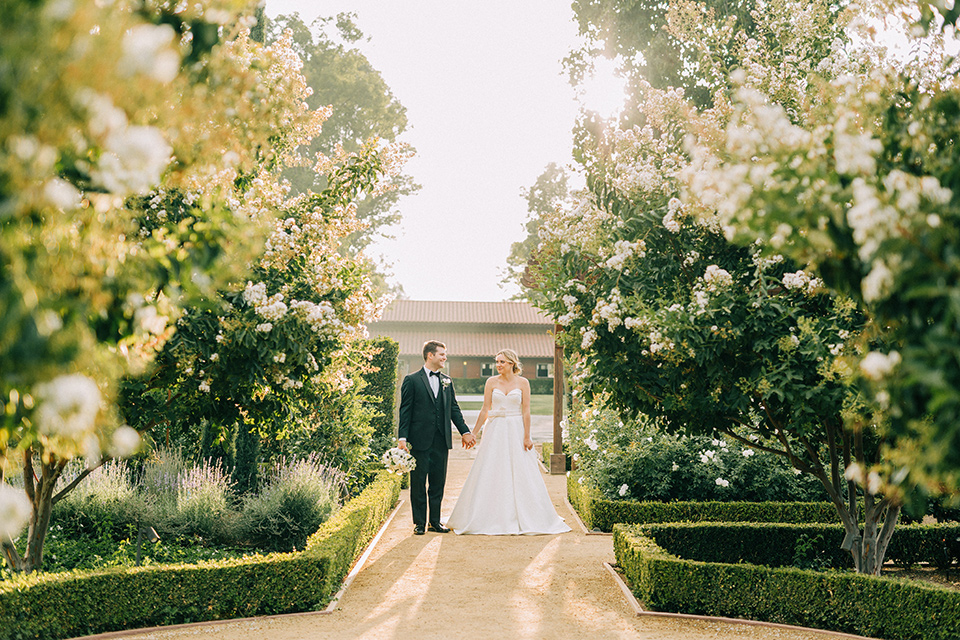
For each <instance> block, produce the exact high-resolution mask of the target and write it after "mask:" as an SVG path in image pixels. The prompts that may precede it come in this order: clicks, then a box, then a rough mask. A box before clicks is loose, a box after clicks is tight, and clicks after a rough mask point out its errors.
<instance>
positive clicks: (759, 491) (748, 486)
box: [567, 403, 829, 502]
mask: <svg viewBox="0 0 960 640" xmlns="http://www.w3.org/2000/svg"><path fill="white" fill-rule="evenodd" d="M595 406H597V407H601V406H602V403H598V404H597V405H595ZM567 424H568V426H569V430H570V436H571V438H570V439H571V442H572V443H573V444H572V446H571V448H572V450H573V451H574V452H575V453H574V456H575V458H576V459H577V461H578V464H579V467H580V468H581V469H582V474H583V475H584V477H585V481H588V482H590V483H591V485H592V486H594V487H596V488H597V489H598V490H599V492H600V494H601V495H602V496H604V497H605V498H608V499H610V500H617V499H628V500H641V501H649V500H659V501H674V500H694V501H710V500H719V501H744V502H771V501H773V502H794V501H800V502H805V501H823V500H827V499H829V497H828V496H827V494H826V493H825V492H824V490H823V486H822V485H821V484H820V483H819V481H818V480H817V479H815V478H812V477H810V476H804V475H803V474H799V473H798V472H797V470H796V469H794V468H793V467H791V466H790V464H789V463H788V462H787V461H786V460H784V458H783V457H782V456H778V455H774V454H772V453H769V452H767V451H762V450H760V451H758V450H755V449H752V448H750V447H745V446H743V445H742V444H740V443H739V442H737V441H736V440H733V439H730V438H728V437H724V436H721V437H719V438H710V437H707V436H684V435H674V434H669V433H665V432H664V431H663V430H662V429H658V428H657V425H656V423H655V422H653V421H651V420H647V419H643V417H641V418H639V419H637V420H630V419H626V420H623V419H621V418H620V417H619V416H618V415H617V413H616V412H615V411H612V410H610V409H602V408H597V409H591V408H589V407H588V408H586V409H584V410H583V411H579V412H572V413H571V414H570V415H569V416H568V417H567ZM748 441H749V440H748Z"/></svg>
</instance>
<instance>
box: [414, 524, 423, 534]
mask: <svg viewBox="0 0 960 640" xmlns="http://www.w3.org/2000/svg"><path fill="white" fill-rule="evenodd" d="M425 533H426V530H425V529H424V528H423V525H422V524H418V525H416V526H415V527H414V528H413V535H415V536H422V535H423V534H425Z"/></svg>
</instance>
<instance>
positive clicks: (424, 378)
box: [420, 369, 436, 403]
mask: <svg viewBox="0 0 960 640" xmlns="http://www.w3.org/2000/svg"><path fill="white" fill-rule="evenodd" d="M420 381H421V382H423V388H424V389H426V390H427V397H428V398H430V401H431V402H434V403H435V402H436V400H435V399H434V397H433V389H431V388H430V378H429V377H428V376H427V372H426V371H425V370H423V369H420Z"/></svg>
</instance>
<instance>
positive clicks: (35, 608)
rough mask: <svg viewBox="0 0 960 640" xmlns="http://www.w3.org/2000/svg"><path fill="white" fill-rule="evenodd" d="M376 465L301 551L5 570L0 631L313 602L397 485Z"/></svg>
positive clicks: (273, 610) (197, 616) (178, 619)
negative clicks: (82, 568) (125, 565)
mask: <svg viewBox="0 0 960 640" xmlns="http://www.w3.org/2000/svg"><path fill="white" fill-rule="evenodd" d="M399 487H400V478H399V477H398V476H396V475H394V474H390V473H386V472H384V473H383V474H381V475H380V476H379V477H378V479H377V480H376V481H375V482H374V483H372V484H371V485H370V486H369V487H368V488H367V489H366V490H365V491H364V492H363V493H362V494H361V495H360V496H358V497H357V498H355V499H354V500H351V501H350V503H349V504H348V505H346V506H345V507H344V508H343V509H341V510H340V512H339V513H338V514H337V515H336V516H335V517H334V518H332V519H330V520H328V521H327V522H326V523H325V524H324V525H323V526H322V527H321V529H320V530H319V531H317V533H316V534H314V536H313V537H312V538H311V541H310V542H309V543H308V547H307V549H306V551H304V552H302V553H288V554H279V553H277V554H271V555H266V556H252V557H248V558H242V559H234V560H222V561H216V562H206V563H202V564H199V565H173V566H163V567H143V568H139V569H110V570H105V571H94V572H70V573H64V574H34V575H24V576H14V577H13V578H12V579H10V580H7V581H5V582H3V583H0V640H22V639H26V638H37V639H44V640H57V639H59V638H69V637H75V636H80V635H88V634H95V633H102V632H106V631H116V630H120V629H130V628H139V627H149V626H154V625H169V624H179V623H185V622H199V621H203V620H224V619H229V618H238V617H250V616H256V615H272V614H278V613H293V612H297V611H313V610H317V609H319V608H321V607H323V606H324V604H325V603H326V602H327V601H328V600H329V598H330V597H331V596H332V595H333V594H334V593H335V592H336V590H337V589H338V588H339V585H340V583H341V581H342V580H343V578H344V577H345V576H346V573H347V571H348V569H349V567H350V565H351V564H353V562H354V561H355V560H356V558H357V556H358V555H359V553H360V552H361V551H362V549H363V548H364V547H365V546H366V545H367V544H368V543H369V541H370V540H371V539H372V537H373V535H374V534H375V533H376V531H377V529H379V527H380V526H381V524H382V523H383V521H384V519H385V518H386V516H387V514H388V513H389V512H390V510H391V508H392V506H393V505H394V504H395V503H396V501H397V497H398V495H399V491H400V488H399Z"/></svg>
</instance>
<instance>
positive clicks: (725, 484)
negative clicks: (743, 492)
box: [715, 478, 730, 487]
mask: <svg viewBox="0 0 960 640" xmlns="http://www.w3.org/2000/svg"><path fill="white" fill-rule="evenodd" d="M715 482H716V484H717V486H718V487H729V486H730V481H729V480H724V479H723V478H717V479H716V480H715Z"/></svg>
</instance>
